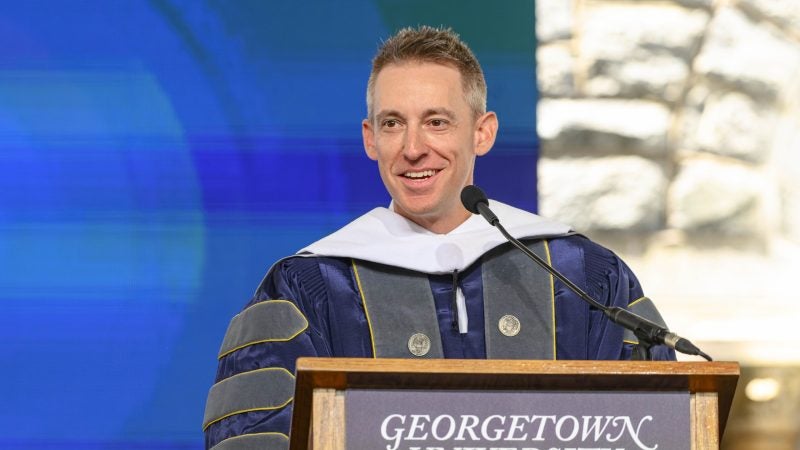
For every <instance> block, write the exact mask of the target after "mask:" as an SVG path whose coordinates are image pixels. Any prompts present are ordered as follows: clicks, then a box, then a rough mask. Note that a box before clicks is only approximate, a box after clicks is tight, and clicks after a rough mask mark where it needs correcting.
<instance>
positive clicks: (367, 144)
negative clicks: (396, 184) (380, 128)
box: [361, 119, 378, 161]
mask: <svg viewBox="0 0 800 450" xmlns="http://www.w3.org/2000/svg"><path fill="white" fill-rule="evenodd" d="M361 139H363V141H364V150H365V151H366V152H367V156H368V157H369V159H371V160H373V161H377V160H378V152H377V151H376V150H375V129H374V128H373V127H372V122H370V120H369V119H364V120H363V121H361Z"/></svg>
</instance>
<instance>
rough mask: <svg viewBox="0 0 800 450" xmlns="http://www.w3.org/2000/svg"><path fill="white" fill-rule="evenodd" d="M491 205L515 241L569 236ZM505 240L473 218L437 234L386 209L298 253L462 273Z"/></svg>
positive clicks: (516, 211) (503, 206)
mask: <svg viewBox="0 0 800 450" xmlns="http://www.w3.org/2000/svg"><path fill="white" fill-rule="evenodd" d="M491 207H492V210H493V211H494V212H495V214H497V216H498V217H499V218H500V223H501V224H502V225H503V226H504V227H505V228H506V230H507V231H508V232H509V233H510V234H511V235H512V236H514V237H515V238H517V239H522V238H547V237H556V236H563V235H566V234H568V233H569V232H570V227H569V226H567V225H564V224H561V223H558V222H554V221H550V220H547V219H544V218H542V217H540V216H537V215H536V214H531V213H529V212H527V211H523V210H521V209H517V208H514V207H512V206H509V205H506V204H503V203H501V202H498V201H494V200H492V201H491ZM505 242H507V241H506V239H505V238H504V237H503V235H502V234H501V233H500V230H498V229H496V228H495V227H493V226H491V225H489V223H488V222H486V220H484V219H483V217H480V216H477V215H473V216H471V217H470V218H469V219H467V221H466V222H464V223H462V224H461V225H459V226H458V227H457V228H456V229H454V230H453V231H451V232H449V233H446V234H437V233H434V232H432V231H429V230H427V229H425V228H423V227H421V226H419V225H417V224H416V223H414V222H412V221H410V220H408V219H406V218H405V217H403V216H401V215H399V214H397V213H395V212H394V211H392V210H390V209H388V208H375V209H373V210H372V211H370V212H368V213H366V214H364V215H363V216H361V217H359V218H357V219H356V220H354V221H352V222H350V223H349V224H348V225H346V226H344V227H343V228H341V229H339V230H338V231H336V232H334V233H333V234H331V235H329V236H327V237H325V238H323V239H320V240H319V241H317V242H314V243H313V244H311V245H309V246H308V247H305V248H303V249H302V250H300V251H299V252H297V254H298V255H300V256H312V255H315V256H334V257H346V258H355V259H362V260H366V261H372V262H376V263H379V264H386V265H390V266H395V267H401V268H404V269H410V270H415V271H418V272H424V273H431V274H441V273H452V272H453V271H454V270H458V271H461V270H464V269H466V268H467V267H469V266H470V265H472V264H473V263H474V262H475V261H477V260H478V258H480V257H481V256H483V254H484V253H486V252H488V251H489V250H491V249H493V248H495V247H497V246H498V245H501V244H504V243H505Z"/></svg>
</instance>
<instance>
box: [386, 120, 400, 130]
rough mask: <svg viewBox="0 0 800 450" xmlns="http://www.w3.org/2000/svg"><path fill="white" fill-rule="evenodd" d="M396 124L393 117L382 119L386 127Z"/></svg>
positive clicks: (392, 126)
mask: <svg viewBox="0 0 800 450" xmlns="http://www.w3.org/2000/svg"><path fill="white" fill-rule="evenodd" d="M397 125H398V123H397V120H395V119H388V120H384V121H383V126H384V127H386V128H394V127H396V126H397Z"/></svg>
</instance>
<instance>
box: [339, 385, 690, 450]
mask: <svg viewBox="0 0 800 450" xmlns="http://www.w3.org/2000/svg"><path fill="white" fill-rule="evenodd" d="M344 401H345V411H346V417H345V423H346V429H347V430H348V431H349V430H350V429H354V430H357V432H347V433H345V434H346V443H347V445H346V447H347V448H374V449H386V450H423V449H437V450H465V449H470V450H478V449H490V448H495V449H499V448H502V449H504V450H542V449H544V450H552V449H558V450H561V449H577V448H580V449H583V450H595V449H596V450H601V449H607V450H655V449H670V450H690V447H691V443H690V439H689V437H690V429H689V416H688V414H686V412H687V411H689V393H688V392H648V393H642V392H620V391H618V392H514V391H480V392H476V391H470V392H463V391H453V390H437V391H424V390H402V391H400V390H366V389H352V390H348V391H347V392H345V399H344Z"/></svg>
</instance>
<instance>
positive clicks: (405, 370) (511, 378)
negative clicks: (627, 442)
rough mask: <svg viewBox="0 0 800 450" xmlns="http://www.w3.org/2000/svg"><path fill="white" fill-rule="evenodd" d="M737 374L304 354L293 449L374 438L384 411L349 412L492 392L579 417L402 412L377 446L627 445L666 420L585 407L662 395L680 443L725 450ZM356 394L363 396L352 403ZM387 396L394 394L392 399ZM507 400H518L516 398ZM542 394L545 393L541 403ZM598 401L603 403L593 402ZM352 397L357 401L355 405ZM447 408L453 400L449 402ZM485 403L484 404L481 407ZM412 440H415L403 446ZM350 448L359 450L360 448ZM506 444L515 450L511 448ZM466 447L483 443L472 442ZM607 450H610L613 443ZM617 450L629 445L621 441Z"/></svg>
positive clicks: (727, 365) (731, 370)
mask: <svg viewBox="0 0 800 450" xmlns="http://www.w3.org/2000/svg"><path fill="white" fill-rule="evenodd" d="M738 378H739V365H738V364H737V363H733V362H664V361H529V360H448V359H444V360H441V359H437V360H430V359H428V360H422V359H415V360H412V359H361V358H300V359H298V360H297V379H296V388H295V399H294V411H293V417H292V427H291V439H290V448H291V449H292V450H301V449H314V450H320V449H325V450H338V449H345V448H347V443H348V442H349V441H348V436H347V434H348V433H355V434H356V435H358V434H359V433H364V432H366V431H365V427H369V425H367V424H366V422H368V421H369V420H364V417H366V418H367V419H370V418H371V416H370V414H373V415H374V414H376V413H371V412H361V414H362V418H361V419H358V420H357V421H356V423H347V419H348V417H349V416H350V415H353V414H355V413H356V412H359V411H364V410H365V409H366V410H369V409H371V408H372V407H380V406H386V407H389V408H390V409H392V408H395V407H396V408H402V406H401V404H402V403H403V402H402V401H401V400H409V399H414V398H417V399H418V400H412V404H419V403H418V402H420V401H421V402H423V403H424V402H425V401H429V400H430V401H434V402H435V401H437V400H436V399H437V398H438V397H436V396H437V395H447V394H450V395H451V396H452V395H453V394H455V397H442V398H445V399H446V398H451V399H463V400H468V399H474V400H477V401H479V402H483V400H481V399H483V398H486V399H488V401H489V402H491V401H493V400H492V398H493V397H492V396H493V395H494V396H495V397H498V396H500V397H498V398H499V399H500V400H499V401H500V405H501V406H503V405H505V404H506V402H507V401H508V399H519V398H523V397H520V396H521V395H527V396H533V397H531V400H530V401H529V400H524V404H525V405H529V406H526V407H529V408H532V409H536V408H540V407H544V406H540V405H546V404H547V402H548V401H554V402H555V403H553V404H554V405H564V404H568V403H569V404H571V405H572V406H569V405H568V406H565V408H572V409H571V410H570V411H572V412H570V413H567V414H565V415H563V416H559V415H556V414H553V415H525V414H522V415H520V414H517V415H509V416H505V415H503V414H502V413H496V414H494V415H492V416H488V418H487V419H479V418H478V416H477V415H474V414H471V413H470V414H466V413H464V414H459V413H452V414H450V413H447V414H441V415H439V416H436V417H435V418H434V419H433V420H432V421H431V419H430V418H431V416H430V415H429V414H410V415H406V414H401V413H397V411H395V413H393V414H388V415H387V416H386V418H383V419H382V420H383V422H382V424H383V425H382V426H378V427H377V428H379V429H380V430H381V431H382V432H383V433H384V437H386V435H387V434H388V433H389V431H387V430H390V429H391V430H396V431H392V433H394V434H393V435H392V436H390V437H391V438H392V439H393V440H388V441H386V442H385V443H381V444H380V446H375V447H371V448H386V449H390V450H391V449H393V448H394V449H397V450H400V449H403V450H407V449H416V448H420V449H426V448H446V449H457V448H461V447H458V446H455V447H454V446H452V445H451V446H447V445H442V446H434V447H430V446H427V447H426V446H425V445H424V444H419V443H418V442H420V441H418V440H417V439H418V438H421V437H423V436H430V437H431V438H432V437H436V436H438V437H447V438H450V439H451V440H453V439H455V440H458V439H459V438H461V439H462V441H463V440H464V438H465V437H469V436H470V435H472V436H476V437H478V438H480V437H481V436H483V437H484V438H486V439H489V440H494V438H498V437H500V438H502V437H504V436H505V437H508V438H509V439H511V440H513V441H515V442H519V444H518V448H520V449H522V448H544V449H550V448H559V447H555V446H554V445H553V444H552V443H549V442H544V441H545V437H544V436H545V435H546V434H547V433H551V434H553V435H554V436H555V437H554V439H556V438H558V439H561V440H563V438H565V437H577V438H580V437H581V436H583V437H584V438H586V437H587V436H590V437H592V436H593V437H597V436H601V437H608V438H609V439H610V440H613V439H614V438H615V437H616V438H617V439H620V436H621V435H623V434H626V433H627V434H631V436H632V437H633V438H634V439H640V438H641V436H640V437H637V436H636V434H639V433H641V432H642V430H643V429H648V427H649V428H650V429H653V428H658V427H659V426H662V425H661V424H663V423H665V422H663V421H661V422H658V421H659V420H661V419H653V417H654V416H652V415H650V414H649V413H643V414H644V415H643V416H642V418H639V419H635V418H633V417H634V416H632V415H628V414H627V413H626V414H620V415H618V416H615V415H611V413H608V414H609V415H604V414H606V413H597V412H596V411H579V410H580V409H582V408H584V406H585V407H586V408H589V406H590V405H599V406H600V407H601V408H604V407H606V406H609V405H612V404H613V406H615V407H618V405H617V404H619V403H625V402H624V401H623V400H625V399H629V400H631V401H632V402H633V403H636V402H639V403H641V402H642V398H644V397H645V396H648V395H649V396H653V395H655V397H653V398H655V399H656V400H649V399H648V400H646V401H645V405H653V406H659V405H660V406H661V407H662V409H663V408H664V406H663V405H664V404H667V403H664V402H663V401H662V400H661V399H662V398H663V399H665V400H668V399H670V398H673V397H676V398H677V403H675V402H674V401H673V403H669V402H668V404H674V405H677V406H671V408H673V409H672V410H667V411H665V412H664V413H662V414H665V415H666V416H665V417H667V419H666V421H667V422H669V423H672V421H673V420H675V421H676V422H675V423H681V422H682V423H684V424H685V427H684V428H681V426H680V425H668V426H670V427H674V429H670V430H666V432H667V434H670V433H671V434H678V435H681V436H683V437H681V439H684V440H685V441H686V442H688V444H686V447H685V448H691V449H692V450H700V449H717V448H719V442H720V439H721V437H722V434H723V432H724V430H725V425H726V422H727V417H728V412H729V410H730V407H731V403H732V400H733V394H734V390H735V388H736V383H737V381H738ZM348 393H359V395H358V396H357V397H356V396H355V394H353V396H352V397H348ZM384 393H385V394H387V395H389V394H391V395H394V397H385V396H383V395H384ZM478 394H480V395H481V396H484V397H480V396H479V395H478ZM508 394H513V395H512V396H511V397H508ZM379 395H380V397H379ZM414 395H416V396H417V397H414ZM503 395H505V396H503ZM554 395H555V396H559V395H560V396H561V397H557V398H556V400H552V399H551V398H550V397H552V396H554ZM537 396H543V397H542V398H541V399H539V397H537ZM597 396H600V397H598V398H595V397H597ZM603 396H605V397H603ZM349 398H353V399H354V400H352V402H351V401H350V400H349ZM356 398H359V399H361V400H360V402H361V403H359V406H358V408H357V409H358V411H356V408H355V407H353V408H352V411H350V413H351V414H348V411H347V406H348V404H351V403H352V404H355V399H356ZM387 398H388V399H389V400H388V401H387V400H386V399H387ZM525 398H527V397H525ZM559 398H560V399H559ZM373 399H374V400H373ZM392 399H394V400H392ZM565 399H566V400H567V402H566V403H565V402H564V400H565ZM681 399H683V400H681ZM364 401H366V403H364ZM626 401H627V400H626ZM670 401H672V400H670ZM682 401H683V403H681V402H682ZM387 403H388V404H387ZM443 403H451V401H449V400H445V401H444V402H443ZM483 406H484V405H483V404H481V403H479V404H478V405H477V407H481V408H482V407H483ZM509 406H511V405H510V403H509ZM634 408H635V407H634ZM646 408H649V406H646ZM364 414H366V416H364ZM473 417H474V419H473ZM537 418H538V419H537ZM648 418H649V419H648ZM380 419H381V418H377V419H376V420H380ZM351 420H353V419H352V418H351ZM487 420H488V421H491V423H488V422H487ZM437 421H438V422H437ZM458 421H460V423H457V422H458ZM480 421H483V422H480ZM401 424H402V426H400V425H401ZM501 425H502V426H501ZM398 426H399V428H398ZM662 427H663V426H662ZM400 430H402V431H400ZM487 430H491V431H487ZM548 430H551V431H548ZM373 431H374V430H373ZM375 432H376V433H377V431H375ZM617 432H619V436H618V435H617ZM487 433H488V434H487ZM492 433H494V434H492ZM687 434H688V436H686V435H687ZM445 435H446V436H445ZM354 436H355V435H354ZM354 436H350V437H351V438H353V437H354ZM405 438H408V439H411V440H412V441H408V442H401V439H405ZM523 438H524V439H523ZM558 439H556V440H558ZM587 439H588V438H587ZM641 439H642V440H644V438H641ZM443 442H444V441H443ZM459 442H461V441H459ZM564 442H566V441H564ZM619 442H621V441H619ZM351 445H352V446H353V448H355V445H353V444H351ZM420 445H422V446H420ZM562 445H563V446H564V448H565V449H566V448H575V447H578V446H577V445H573V444H568V443H563V444H562ZM648 445H650V444H646V443H641V444H639V448H651V447H648ZM669 445H670V444H666V446H665V445H664V444H662V445H659V446H658V448H661V449H663V448H671V447H668V446H669ZM501 447H504V448H507V445H506V446H501ZM463 448H478V447H475V446H470V445H465V446H464V447H463ZM486 448H487V449H488V448H489V447H488V446H487V447H486ZM598 448H601V447H598ZM604 448H608V444H606V445H605V447H604ZM611 448H615V447H611ZM616 448H623V447H621V446H620V445H617V447H616ZM626 448H637V447H635V446H633V447H626ZM676 448H677V447H676Z"/></svg>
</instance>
